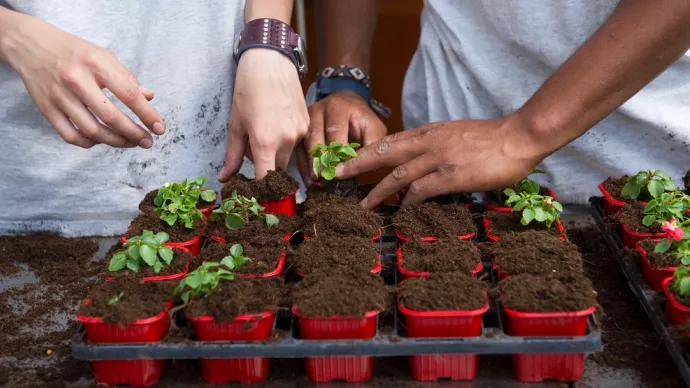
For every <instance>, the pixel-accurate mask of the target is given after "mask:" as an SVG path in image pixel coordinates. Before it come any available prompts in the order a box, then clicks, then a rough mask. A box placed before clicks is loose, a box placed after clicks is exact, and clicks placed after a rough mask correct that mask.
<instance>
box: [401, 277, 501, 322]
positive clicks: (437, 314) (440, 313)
mask: <svg viewBox="0 0 690 388" xmlns="http://www.w3.org/2000/svg"><path fill="white" fill-rule="evenodd" d="M402 283H404V282H402ZM402 283H400V284H402ZM484 296H485V297H486V304H485V305H484V306H483V307H481V308H478V309H476V310H434V311H421V310H413V309H410V308H407V307H405V306H404V305H403V304H402V303H399V304H398V310H400V312H401V313H403V314H404V315H408V316H411V317H420V318H445V317H476V316H477V315H482V314H484V313H485V312H487V311H488V310H489V298H488V296H487V294H486V291H484Z"/></svg>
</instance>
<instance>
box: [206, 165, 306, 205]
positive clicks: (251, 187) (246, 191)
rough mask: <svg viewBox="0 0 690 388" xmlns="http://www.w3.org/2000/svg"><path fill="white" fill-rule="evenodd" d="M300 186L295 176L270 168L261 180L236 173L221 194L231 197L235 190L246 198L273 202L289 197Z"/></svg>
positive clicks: (223, 196)
mask: <svg viewBox="0 0 690 388" xmlns="http://www.w3.org/2000/svg"><path fill="white" fill-rule="evenodd" d="M298 187H299V184H298V183H297V181H296V180H295V179H294V178H293V177H291V176H290V175H289V174H288V173H287V172H285V171H283V170H281V169H278V170H270V171H269V172H268V174H267V175H266V176H265V177H264V178H263V179H259V180H253V179H247V178H245V177H243V176H241V175H235V176H234V177H232V178H231V179H230V180H229V181H228V183H226V184H225V185H224V186H223V188H222V189H221V191H220V194H221V196H222V198H223V199H225V198H230V197H231V196H232V192H233V191H237V194H239V195H242V196H244V197H246V198H252V197H253V198H256V200H257V201H258V202H271V201H277V200H279V199H282V198H285V197H287V196H288V195H290V193H291V192H293V191H295V190H297V188H298Z"/></svg>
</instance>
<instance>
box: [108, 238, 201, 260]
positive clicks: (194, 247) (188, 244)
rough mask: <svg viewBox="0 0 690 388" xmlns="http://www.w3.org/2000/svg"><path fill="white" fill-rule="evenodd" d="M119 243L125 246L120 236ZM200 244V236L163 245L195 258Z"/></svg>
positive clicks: (124, 241) (125, 239) (123, 239)
mask: <svg viewBox="0 0 690 388" xmlns="http://www.w3.org/2000/svg"><path fill="white" fill-rule="evenodd" d="M120 242H122V243H123V244H125V243H126V242H127V238H126V237H125V236H122V237H121V238H120ZM201 243H202V238H201V236H196V237H194V238H192V239H191V240H189V241H183V242H179V243H176V242H167V243H165V244H163V245H165V246H166V247H170V248H173V249H183V250H186V251H187V252H189V253H191V255H192V256H197V255H198V254H199V251H201Z"/></svg>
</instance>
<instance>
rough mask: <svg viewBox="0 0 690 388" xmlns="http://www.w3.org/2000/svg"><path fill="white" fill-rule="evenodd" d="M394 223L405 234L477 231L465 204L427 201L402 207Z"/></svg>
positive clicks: (429, 234) (458, 234) (453, 234)
mask: <svg viewBox="0 0 690 388" xmlns="http://www.w3.org/2000/svg"><path fill="white" fill-rule="evenodd" d="M393 225H395V229H396V230H397V231H398V232H399V233H400V234H402V235H403V236H408V237H411V236H434V237H440V236H455V237H457V236H463V235H467V234H470V233H473V232H476V231H477V227H476V225H475V224H474V221H473V220H472V215H471V214H470V211H469V209H467V207H465V206H463V205H458V204H451V205H441V204H437V203H431V202H426V203H422V204H415V205H410V206H406V207H401V208H400V209H398V211H397V212H396V213H395V214H394V215H393Z"/></svg>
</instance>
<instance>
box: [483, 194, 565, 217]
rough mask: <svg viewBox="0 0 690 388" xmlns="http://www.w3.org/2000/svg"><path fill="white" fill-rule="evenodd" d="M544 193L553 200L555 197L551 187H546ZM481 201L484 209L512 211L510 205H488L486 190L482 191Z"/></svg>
mask: <svg viewBox="0 0 690 388" xmlns="http://www.w3.org/2000/svg"><path fill="white" fill-rule="evenodd" d="M546 194H547V195H548V196H549V197H552V198H553V199H554V200H555V199H556V193H554V192H553V190H551V189H546ZM482 201H483V203H484V207H485V208H486V210H491V211H495V212H512V211H513V208H512V207H509V206H494V205H490V202H489V195H488V193H486V192H484V193H483V194H482Z"/></svg>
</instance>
